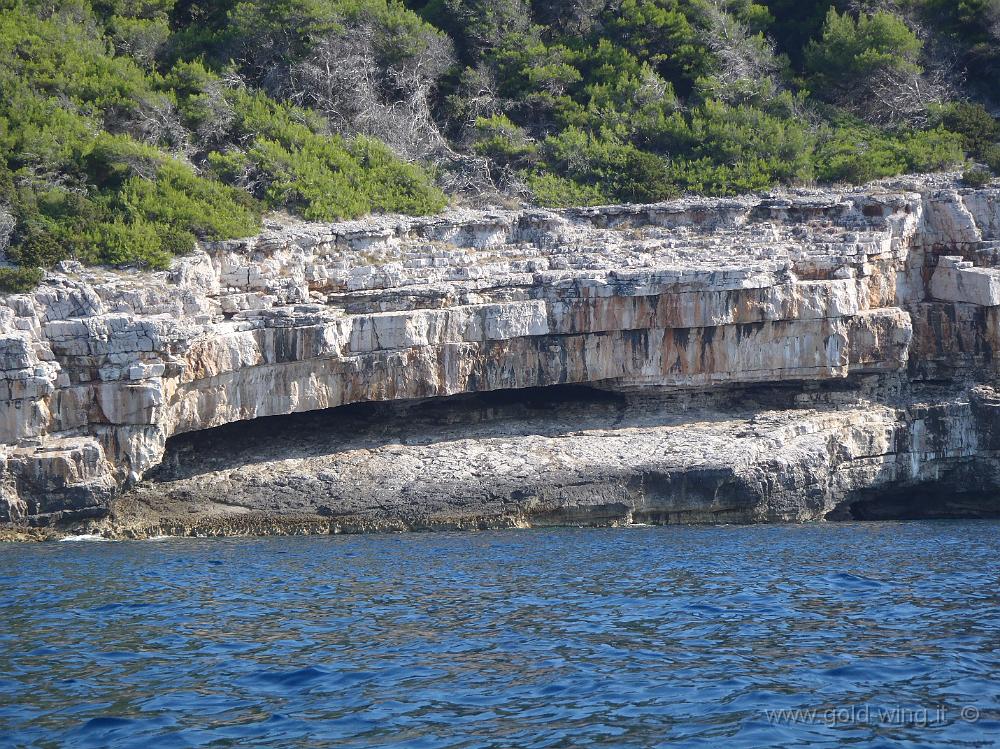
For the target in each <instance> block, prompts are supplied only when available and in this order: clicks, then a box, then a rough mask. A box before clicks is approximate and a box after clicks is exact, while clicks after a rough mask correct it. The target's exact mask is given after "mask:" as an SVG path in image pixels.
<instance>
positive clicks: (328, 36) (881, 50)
mask: <svg viewBox="0 0 1000 749" xmlns="http://www.w3.org/2000/svg"><path fill="white" fill-rule="evenodd" d="M998 82H1000V0H963V1H962V2H960V3H954V2H943V1H940V0H864V1H863V2H860V3H859V2H848V1H847V0H796V2H791V1H790V0H758V1H757V2H754V1H753V0H612V2H607V1H606V0H549V1H548V2H541V0H427V1H420V0H411V1H409V2H405V3H404V2H400V1H399V0H213V1H212V2H209V1H208V0H47V1H43V0H0V260H2V259H3V258H4V257H5V258H6V260H7V262H8V263H9V264H10V263H12V264H14V266H15V267H6V268H0V291H4V292H7V291H17V290H23V289H25V288H30V287H31V286H32V284H34V283H37V280H38V277H39V272H38V271H37V270H36V269H37V268H44V267H49V266H51V265H52V264H54V263H56V262H58V261H59V260H61V259H65V258H74V259H78V260H82V261H84V262H88V263H107V264H114V265H132V266H138V267H152V268H162V267H165V266H166V265H167V264H168V263H169V261H170V258H171V257H172V256H174V255H177V254H183V253H184V252H187V251H190V250H191V248H192V247H193V246H194V244H195V242H196V241H197V240H199V239H223V238H232V237H239V236H245V235H248V234H253V233H255V232H256V231H258V230H259V228H260V222H261V218H262V216H263V215H264V214H265V213H266V212H268V211H274V210H284V211H288V212H291V213H293V214H296V215H299V216H301V217H303V218H306V219H311V220H336V219H341V218H349V217H356V216H361V215H364V214H366V213H369V212H373V211H387V212H404V213H411V214H426V213H432V212H435V211H437V210H440V209H441V208H442V207H444V206H445V204H446V202H447V198H446V193H452V194H464V195H468V196H476V195H480V196H483V195H485V196H486V197H487V198H490V196H492V199H495V198H496V197H498V192H499V193H500V194H502V193H508V194H513V195H519V196H522V197H526V198H528V199H529V200H534V201H537V202H539V203H541V204H543V205H550V206H562V205H572V204H596V203H603V202H616V201H632V202H640V201H642V202H645V201H655V200H661V199H665V198H669V197H671V196H675V195H679V194H681V193H685V192H695V193H708V194H715V195H728V194H736V193H741V192H746V191H750V190H761V189H767V188H770V187H772V186H774V185H778V184H789V185H794V184H811V183H814V182H821V183H824V182H849V183H861V182H865V181H868V180H871V179H876V178H880V177H886V176H891V175H895V174H900V173H903V172H911V171H932V170H938V169H943V168H954V167H964V168H966V175H967V176H966V183H967V184H983V183H984V182H985V180H988V178H989V173H988V172H987V171H986V169H985V168H983V167H979V168H972V167H971V166H970V163H971V162H972V161H975V162H979V163H980V164H982V165H984V166H985V167H986V168H989V169H992V170H994V171H996V170H1000V124H998V122H997V120H996V119H995V118H994V117H993V116H992V114H991V112H990V108H991V107H996V106H997V105H998V102H997V101H993V100H991V99H990V97H991V96H994V97H995V96H996V95H997V91H998V90H1000V88H998V86H997V83H998Z"/></svg>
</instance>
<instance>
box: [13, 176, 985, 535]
mask: <svg viewBox="0 0 1000 749" xmlns="http://www.w3.org/2000/svg"><path fill="white" fill-rule="evenodd" d="M908 187H911V188H914V189H902V188H901V187H899V186H896V187H893V188H886V187H881V188H877V189H874V188H869V189H867V190H855V191H844V192H830V191H799V192H796V193H792V194H787V195H785V194H783V195H778V196H758V197H752V198H743V199H733V200H708V199H702V200H684V201H677V202H672V203H664V204H657V205H650V206H613V207H603V208H593V209H573V210H567V211H558V212H550V211H541V210H526V211H494V212H471V211H468V212H462V211H456V212H452V213H450V214H447V215H445V216H443V217H437V218H431V219H408V218H407V219H402V218H399V217H383V218H377V219H369V220H366V221H361V222H349V223H341V224H335V225H317V224H299V225H292V226H288V225H285V226H277V225H275V226H274V227H272V228H270V229H269V230H268V231H265V232H264V233H263V234H262V235H261V236H260V237H256V238H253V239H249V240H244V241H237V242H226V243H219V244H216V245H212V246H208V247H205V248H203V249H202V250H200V251H199V252H197V253H196V254H194V255H192V256H190V257H187V258H184V259H181V260H179V261H177V263H176V264H175V266H174V267H173V268H172V269H171V270H170V271H169V272H165V273H142V274H140V273H136V272H134V271H127V272H125V271H123V272H120V273H116V272H112V271H107V270H95V269H85V268H83V267H81V266H76V265H64V266H63V267H62V268H61V269H60V272H57V273H52V274H50V275H49V276H48V277H47V278H46V281H45V283H44V284H43V285H42V286H41V287H40V288H39V289H38V290H37V291H36V292H34V293H32V294H28V295H17V296H8V297H5V298H0V330H2V333H0V443H2V445H0V516H2V517H4V518H6V519H9V520H13V521H17V522H20V523H30V524H34V525H39V524H47V523H66V522H71V521H78V520H82V519H87V518H90V519H92V520H93V522H94V523H96V524H97V525H98V526H100V527H103V528H106V529H107V528H111V529H113V530H114V532H120V533H134V534H140V535H141V534H144V533H158V532H189V531H192V530H197V532H256V531H277V530H279V529H284V530H286V531H288V532H298V531H302V530H320V531H324V532H325V531H327V530H337V529H340V530H360V529H369V528H397V527H399V528H403V527H451V526H466V525H470V526H478V525H511V524H516V525H525V524H537V523H547V522H636V521H650V522H680V521H705V520H732V521H740V520H768V521H771V520H806V519H815V518H822V517H827V516H831V517H837V516H864V515H865V513H868V514H872V515H877V514H878V513H879V512H888V510H887V509H885V507H883V508H882V509H881V510H879V509H878V508H877V507H876V504H877V501H878V498H879V497H880V496H883V495H885V494H886V492H892V491H896V492H898V491H902V490H903V489H904V488H905V487H927V486H930V485H932V484H933V483H934V482H938V484H941V483H942V482H945V483H946V482H948V481H954V482H956V483H955V485H956V486H961V487H964V488H965V489H967V490H969V491H971V489H970V487H973V484H975V487H976V488H977V491H978V490H979V489H981V490H982V491H983V492H987V490H988V489H989V488H990V487H991V486H993V485H992V484H990V482H991V481H992V480H993V476H994V475H995V474H996V471H997V468H996V466H997V465H1000V463H997V462H996V453H995V450H996V448H997V445H996V444H994V443H995V442H996V441H997V440H998V439H1000V438H998V437H996V436H994V432H995V431H997V429H996V428H995V426H994V424H995V423H996V424H1000V422H995V420H994V419H995V414H996V406H995V404H996V403H1000V398H998V396H997V395H996V394H995V393H994V391H993V390H992V385H993V384H994V378H995V370H996V360H995V357H994V352H995V351H996V350H997V345H996V343H997V340H996V339H997V335H998V325H1000V321H998V319H997V314H998V310H1000V269H998V268H997V267H996V266H997V257H998V250H1000V190H997V189H992V190H991V189H986V190H979V191H970V190H956V189H938V188H934V189H932V188H930V187H922V186H921V185H920V184H914V185H911V186H908ZM568 384H578V385H588V386H592V387H593V388H596V389H599V390H600V391H601V392H603V393H606V394H610V396H611V400H602V399H596V400H595V399H592V398H590V399H584V400H583V401H579V402H575V401H574V402H569V401H564V400H560V399H561V397H562V396H559V395H557V394H556V393H555V391H547V390H545V388H548V387H553V386H565V385H568ZM528 388H531V389H533V390H530V391H528V390H525V389H528ZM536 388H542V390H534V389H536ZM498 391H523V394H524V395H525V397H528V396H529V394H530V398H531V399H537V398H539V397H541V398H542V400H545V399H546V398H551V399H552V400H554V401H558V403H556V404H555V405H553V407H552V408H551V409H548V410H540V411H539V410H535V411H530V412H524V413H522V412H519V411H518V408H521V409H522V411H523V404H522V406H520V407H515V406H513V405H510V404H508V405H507V406H505V407H504V408H500V409H499V410H498V409H497V408H496V407H495V406H490V407H486V406H484V405H483V404H481V403H478V402H473V401H474V399H473V401H470V400H469V397H468V396H467V397H464V398H462V397H460V398H458V399H456V398H454V396H463V394H483V393H491V392H498ZM545 393H549V395H545ZM539 394H541V395H539ZM505 397H506V396H505ZM514 400H515V401H516V400H517V399H516V397H515V398H514ZM361 403H369V404H371V403H376V404H377V403H383V404H388V405H386V406H385V408H386V409H387V410H386V411H385V412H384V413H383V414H382V415H381V416H380V417H379V418H378V419H375V420H374V421H372V418H371V417H366V418H368V420H367V421H366V420H364V419H361V421H358V419H360V417H359V416H357V415H354V416H351V415H350V414H347V415H345V414H343V413H339V412H337V411H333V412H325V411H322V410H323V409H331V408H335V407H339V406H344V405H346V404H361ZM435 409H436V410H437V411H440V413H441V414H447V418H446V419H445V421H446V422H447V423H446V424H442V423H440V422H441V420H442V419H444V418H445V417H444V416H441V415H437V416H435V415H434V414H433V413H432V412H435ZM484 409H485V410H484ZM305 412H320V413H316V414H312V415H310V416H309V417H304V418H305V419H306V420H305V421H303V422H302V423H301V424H299V423H298V422H295V421H292V422H288V423H285V422H281V423H276V422H274V421H268V420H262V421H259V422H258V421H254V420H257V419H262V417H272V416H283V415H288V414H294V413H305ZM351 419H354V421H351ZM227 424H228V425H230V426H229V427H226V428H225V429H224V430H221V431H218V430H216V431H206V432H204V434H196V433H199V432H202V431H203V430H213V429H214V428H216V427H222V426H224V425H227ZM386 429H388V430H390V431H392V430H395V432H394V433H395V435H396V436H395V438H394V439H395V441H394V442H390V441H386V440H385V439H383V438H382V437H379V434H382V433H383V432H384V431H385V430H386ZM183 434H188V435H190V436H189V437H186V438H183V439H181V440H179V441H177V442H176V443H174V442H172V443H171V445H170V446H169V449H168V444H167V440H168V439H171V438H173V437H175V436H177V435H183ZM998 434H1000V432H998ZM184 440H187V441H186V442H185V441H184ZM380 440H381V441H380ZM193 444H197V445H198V446H199V447H198V449H197V450H190V449H186V448H185V447H184V445H189V446H190V445H193ZM165 455H166V456H167V463H166V464H165V465H163V466H162V467H160V468H159V469H158V470H156V471H154V470H153V469H156V468H157V466H160V464H161V462H162V461H163V460H164V456H165ZM219 461H222V463H219ZM217 464H218V465H217ZM223 464H224V465H223ZM220 465H221V466H223V467H219V466H220ZM151 472H152V473H151ZM144 477H145V480H144ZM968 477H975V482H972V483H970V481H971V480H970V479H969V478H968ZM125 490H128V491H127V492H126V493H125V494H124V496H123V494H122V493H123V491H125ZM969 491H967V492H966V493H967V494H968V493H969ZM981 493H982V492H981ZM913 496H916V494H914V495H913ZM921 496H922V495H921ZM963 496H964V495H963ZM984 496H985V495H984ZM892 502H893V503H894V504H893V505H892V506H893V507H897V509H896V510H893V512H894V514H896V515H900V514H905V512H906V500H905V497H904V498H903V499H900V498H899V497H896V496H895V495H894V499H893V500H892ZM932 504H933V502H931V501H930V500H926V501H925V500H923V499H921V500H920V501H916V500H915V501H914V503H912V507H911V508H910V509H911V510H912V511H913V512H914V513H916V514H933V512H934V508H933V507H931V506H929V505H932ZM973 505H975V506H973ZM886 507H888V505H886ZM865 508H868V509H865ZM899 508H901V509H899ZM962 508H965V509H962ZM939 509H940V511H941V514H947V513H948V512H958V511H959V510H961V511H962V512H965V511H968V512H970V513H976V512H993V511H994V510H995V509H996V508H993V507H992V505H990V504H989V502H988V501H986V503H985V504H983V503H982V502H979V504H975V503H973V504H968V503H966V504H962V503H961V502H960V503H958V505H955V506H952V507H950V508H947V507H941V508H939Z"/></svg>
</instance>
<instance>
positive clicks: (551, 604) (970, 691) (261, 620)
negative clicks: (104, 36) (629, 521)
mask: <svg viewBox="0 0 1000 749" xmlns="http://www.w3.org/2000/svg"><path fill="white" fill-rule="evenodd" d="M0 561H2V565H3V570H4V580H3V583H2V584H0V624H2V627H0V746H4V747H6V746H11V747H20V746H39V747H57V746H58V747H109V746H110V747H142V748H143V749H148V747H154V746H155V747H157V749H163V748H166V747H207V746H213V747H227V746H253V747H327V746H334V745H336V746H359V747H360V746H378V747H386V746H407V747H566V746H573V747H576V746H602V747H603V746H607V747H622V746H637V747H639V746H643V747H645V746H661V745H667V744H670V745H672V746H673V745H679V746H722V745H725V746H736V747H739V746H747V747H756V746H795V745H800V746H814V747H823V746H840V745H857V746H962V747H972V746H994V745H997V743H998V742H1000V523H998V522H995V521H968V522H908V523H867V524H861V523H849V524H815V525H784V526H749V527H747V526H733V527H728V526H723V527H669V528H621V529H556V530H530V531H504V532H479V533H434V534H406V535H372V536H356V537H308V538H267V539H170V540H164V541H159V542H121V543H86V542H80V543H62V544H34V545H5V546H3V547H0Z"/></svg>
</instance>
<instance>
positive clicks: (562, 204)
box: [525, 174, 613, 208]
mask: <svg viewBox="0 0 1000 749" xmlns="http://www.w3.org/2000/svg"><path fill="white" fill-rule="evenodd" d="M525 181H526V182H527V184H528V188H529V189H530V190H531V193H532V195H533V196H534V198H535V201H536V202H537V203H538V204H539V205H543V206H545V207H546V208H569V207H570V206H575V205H601V204H604V203H610V202H613V201H612V200H610V199H609V198H608V197H607V196H606V195H605V194H604V193H602V192H601V190H600V189H599V188H598V187H596V186H595V185H582V184H580V183H579V182H574V181H573V180H571V179H566V178H565V177H559V176H557V175H555V174H526V175H525Z"/></svg>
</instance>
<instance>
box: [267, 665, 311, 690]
mask: <svg viewBox="0 0 1000 749" xmlns="http://www.w3.org/2000/svg"><path fill="white" fill-rule="evenodd" d="M256 676H257V679H259V680H260V681H263V682H267V683H270V684H280V685H281V686H285V687H297V686H301V685H303V684H309V683H310V682H313V681H316V680H317V679H322V678H323V677H325V676H327V672H326V671H324V670H323V669H321V668H316V667H315V666H307V667H306V668H300V669H297V670H295V671H263V672H260V673H258V674H257V675H256Z"/></svg>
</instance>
